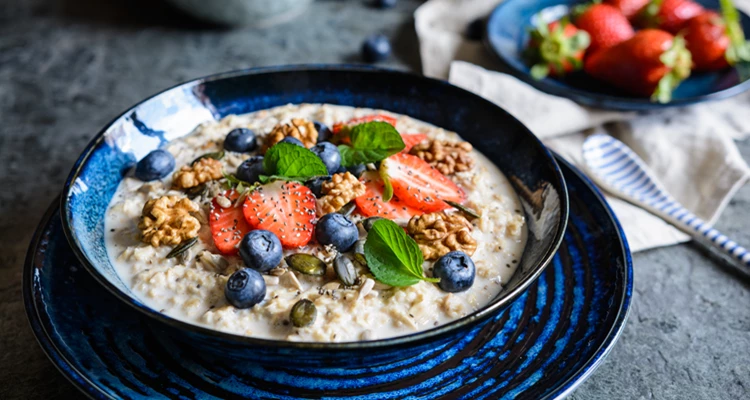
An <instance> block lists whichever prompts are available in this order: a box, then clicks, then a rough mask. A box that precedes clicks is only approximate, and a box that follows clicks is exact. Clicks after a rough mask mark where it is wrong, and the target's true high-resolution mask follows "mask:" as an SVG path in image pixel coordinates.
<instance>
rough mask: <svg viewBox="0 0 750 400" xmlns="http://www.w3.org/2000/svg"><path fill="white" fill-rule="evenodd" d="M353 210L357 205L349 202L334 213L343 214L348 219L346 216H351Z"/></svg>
mask: <svg viewBox="0 0 750 400" xmlns="http://www.w3.org/2000/svg"><path fill="white" fill-rule="evenodd" d="M355 208H357V203H355V202H354V201H350V202H348V203H346V204H344V206H343V207H341V209H340V210H338V211H336V212H337V213H339V214H343V215H345V216H347V217H348V216H350V215H351V214H352V212H354V209H355Z"/></svg>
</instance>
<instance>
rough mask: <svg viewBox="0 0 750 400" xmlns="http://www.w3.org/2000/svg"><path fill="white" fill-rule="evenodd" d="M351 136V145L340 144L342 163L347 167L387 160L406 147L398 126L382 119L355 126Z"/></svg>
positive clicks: (350, 133)
mask: <svg viewBox="0 0 750 400" xmlns="http://www.w3.org/2000/svg"><path fill="white" fill-rule="evenodd" d="M349 138H350V139H351V145H345V144H342V145H339V153H341V165H343V166H345V167H353V166H355V165H359V164H366V163H374V162H378V161H381V160H385V159H386V158H388V156H391V155H393V154H396V153H398V152H399V151H401V150H403V149H404V148H405V147H406V145H405V144H404V140H403V139H401V135H399V133H398V131H397V130H396V128H394V127H393V125H391V124H389V123H387V122H382V121H372V122H365V123H363V124H358V125H355V126H353V127H352V128H351V131H350V132H349Z"/></svg>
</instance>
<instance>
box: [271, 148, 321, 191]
mask: <svg viewBox="0 0 750 400" xmlns="http://www.w3.org/2000/svg"><path fill="white" fill-rule="evenodd" d="M263 169H264V170H265V171H266V173H267V174H268V175H261V177H260V178H261V181H263V182H267V181H269V180H273V179H284V180H292V181H300V182H304V181H306V180H308V179H309V178H312V177H315V176H321V175H328V168H326V166H325V164H323V161H322V160H321V159H320V158H319V157H318V156H316V155H315V153H313V152H312V151H310V150H308V149H306V148H304V147H301V146H297V145H294V144H291V143H277V144H275V145H274V146H273V147H271V148H270V149H268V151H267V152H266V155H265V157H264V158H263Z"/></svg>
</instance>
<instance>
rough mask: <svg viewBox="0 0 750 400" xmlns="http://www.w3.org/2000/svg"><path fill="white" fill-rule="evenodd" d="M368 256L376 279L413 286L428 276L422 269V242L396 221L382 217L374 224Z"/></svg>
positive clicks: (366, 246) (369, 241)
mask: <svg viewBox="0 0 750 400" xmlns="http://www.w3.org/2000/svg"><path fill="white" fill-rule="evenodd" d="M365 259H366V260H367V266H368V267H369V268H370V271H371V272H372V273H373V275H375V279H377V280H378V281H380V282H382V283H385V284H386V285H390V286H411V285H413V284H415V283H418V282H419V281H427V282H440V279H439V278H428V277H426V276H424V271H423V270H422V263H423V262H424V258H423V257H422V251H421V250H419V245H417V242H415V241H414V239H412V238H411V237H409V236H408V235H407V234H406V232H404V230H403V229H402V228H401V227H400V226H398V225H397V224H396V223H395V222H393V221H391V220H388V219H381V220H378V221H376V222H375V223H374V224H372V228H370V231H369V232H368V234H367V241H365Z"/></svg>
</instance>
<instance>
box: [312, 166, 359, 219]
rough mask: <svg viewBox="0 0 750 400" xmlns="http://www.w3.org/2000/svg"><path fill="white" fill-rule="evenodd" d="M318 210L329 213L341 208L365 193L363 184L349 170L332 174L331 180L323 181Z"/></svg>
mask: <svg viewBox="0 0 750 400" xmlns="http://www.w3.org/2000/svg"><path fill="white" fill-rule="evenodd" d="M321 191H322V193H323V194H324V196H323V197H321V198H320V203H319V204H320V210H321V211H323V213H324V214H330V213H332V212H336V211H338V210H340V209H341V207H343V206H345V205H346V203H348V202H350V201H352V200H354V199H355V198H357V197H359V196H362V195H363V194H365V191H366V189H365V185H364V183H362V182H360V181H359V179H357V177H355V176H354V175H352V174H351V173H349V172H344V173H339V174H334V175H333V177H331V180H330V181H328V182H324V183H323V188H322V190H321Z"/></svg>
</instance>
